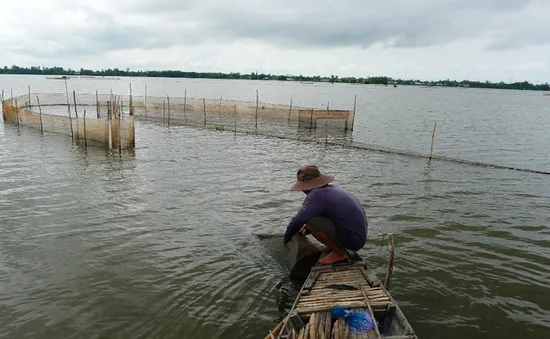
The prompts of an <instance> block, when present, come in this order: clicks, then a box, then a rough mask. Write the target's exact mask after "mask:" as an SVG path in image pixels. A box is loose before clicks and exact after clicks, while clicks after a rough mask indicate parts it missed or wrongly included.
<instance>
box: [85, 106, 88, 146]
mask: <svg viewBox="0 0 550 339" xmlns="http://www.w3.org/2000/svg"><path fill="white" fill-rule="evenodd" d="M84 149H85V150H87V149H88V141H87V140H86V110H84Z"/></svg>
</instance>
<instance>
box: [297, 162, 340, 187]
mask: <svg viewBox="0 0 550 339" xmlns="http://www.w3.org/2000/svg"><path fill="white" fill-rule="evenodd" d="M332 180H334V177H333V176H332V175H326V174H321V172H320V171H319V168H318V167H317V166H316V165H308V166H304V167H302V168H300V169H299V170H298V173H297V174H296V182H295V183H294V185H292V186H290V190H291V191H309V190H312V189H314V188H319V187H323V186H325V185H327V184H328V183H330V182H331V181H332Z"/></svg>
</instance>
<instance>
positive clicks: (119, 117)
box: [2, 92, 135, 150]
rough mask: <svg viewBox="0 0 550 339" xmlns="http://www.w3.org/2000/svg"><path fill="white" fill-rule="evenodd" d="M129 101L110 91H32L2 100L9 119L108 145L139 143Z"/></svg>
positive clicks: (16, 122) (21, 124) (83, 141)
mask: <svg viewBox="0 0 550 339" xmlns="http://www.w3.org/2000/svg"><path fill="white" fill-rule="evenodd" d="M129 106H130V105H129V103H128V102H124V101H123V99H122V98H121V97H118V96H113V95H110V94H102V95H99V94H97V95H93V94H76V93H74V92H73V93H72V95H71V94H67V93H63V94H61V93H53V94H52V93H29V94H25V95H21V96H18V97H13V98H10V99H6V100H2V115H3V119H4V121H5V122H6V123H11V124H15V125H17V126H19V127H20V126H27V127H32V128H36V129H38V130H40V131H43V132H53V133H60V134H65V135H70V136H71V137H72V138H73V140H76V141H77V142H79V143H81V142H82V143H84V144H85V145H86V146H87V145H88V142H90V143H96V144H101V145H103V146H104V147H105V148H113V149H119V150H122V149H130V148H133V147H134V146H135V129H134V117H133V116H132V114H131V111H130V110H129Z"/></svg>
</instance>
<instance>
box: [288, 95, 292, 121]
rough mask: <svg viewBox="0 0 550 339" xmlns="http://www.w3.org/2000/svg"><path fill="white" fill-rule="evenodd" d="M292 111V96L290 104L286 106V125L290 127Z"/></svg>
mask: <svg viewBox="0 0 550 339" xmlns="http://www.w3.org/2000/svg"><path fill="white" fill-rule="evenodd" d="M291 112H292V98H290V106H289V107H288V126H289V127H290V113H291Z"/></svg>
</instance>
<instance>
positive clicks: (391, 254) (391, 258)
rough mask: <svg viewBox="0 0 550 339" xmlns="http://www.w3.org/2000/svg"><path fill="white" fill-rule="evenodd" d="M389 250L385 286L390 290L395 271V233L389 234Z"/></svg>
mask: <svg viewBox="0 0 550 339" xmlns="http://www.w3.org/2000/svg"><path fill="white" fill-rule="evenodd" d="M388 252H389V258H388V271H387V273H386V279H385V281H384V287H385V288H386V289H387V290H389V289H390V283H391V275H392V273H393V261H394V258H395V246H394V245H393V234H392V233H389V234H388Z"/></svg>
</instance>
